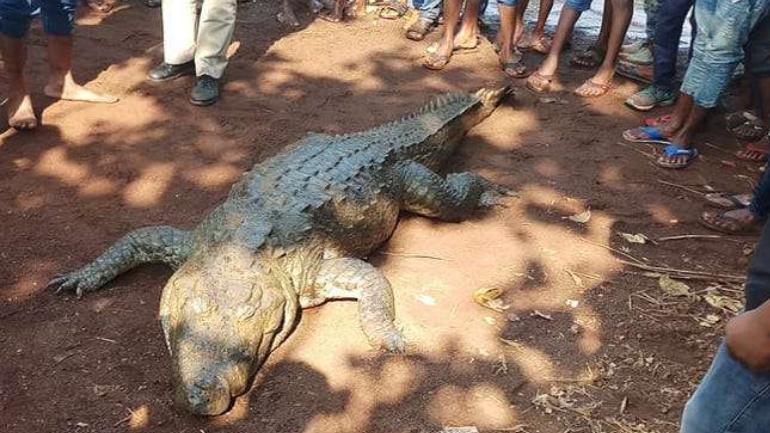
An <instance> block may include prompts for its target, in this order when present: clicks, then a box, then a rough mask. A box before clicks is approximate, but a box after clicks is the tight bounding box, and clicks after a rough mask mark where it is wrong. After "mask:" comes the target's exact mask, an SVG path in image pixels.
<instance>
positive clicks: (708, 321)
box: [698, 314, 721, 328]
mask: <svg viewBox="0 0 770 433" xmlns="http://www.w3.org/2000/svg"><path fill="white" fill-rule="evenodd" d="M720 320H721V319H720V318H719V316H717V315H715V314H709V315H707V316H706V317H704V318H703V320H701V321H700V322H699V323H698V324H699V325H700V326H703V327H704V328H711V327H712V326H714V325H715V324H717V323H718V322H719V321H720Z"/></svg>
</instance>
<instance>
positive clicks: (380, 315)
mask: <svg viewBox="0 0 770 433" xmlns="http://www.w3.org/2000/svg"><path fill="white" fill-rule="evenodd" d="M314 295H315V296H314V299H307V300H305V301H304V302H303V307H308V306H314V305H318V304H320V303H323V302H324V301H326V300H330V299H356V300H358V315H359V320H360V322H361V327H362V328H363V330H364V334H366V338H367V339H368V340H369V343H370V344H371V345H372V346H374V347H379V348H384V349H386V350H388V351H389V352H397V353H403V352H404V350H405V346H406V345H405V343H404V337H403V336H402V335H401V332H400V331H399V330H398V329H397V328H396V325H395V324H394V323H393V320H394V318H395V308H394V305H393V290H392V289H391V287H390V283H389V282H388V280H387V279H386V278H385V276H384V275H383V274H382V272H380V271H379V270H378V269H377V268H375V267H374V266H372V265H370V264H369V263H366V262H365V261H363V260H359V259H353V258H340V259H329V260H325V261H324V262H323V263H322V264H321V268H320V270H319V273H318V276H317V277H316V283H315V290H314Z"/></svg>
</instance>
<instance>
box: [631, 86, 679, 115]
mask: <svg viewBox="0 0 770 433" xmlns="http://www.w3.org/2000/svg"><path fill="white" fill-rule="evenodd" d="M675 101H676V92H675V91H673V90H665V89H661V88H659V87H657V86H655V85H652V86H648V87H647V88H645V89H644V90H641V91H639V92H636V93H634V94H633V95H631V97H629V98H628V99H626V105H628V106H629V107H631V108H633V109H635V110H639V111H650V110H652V109H653V108H655V107H667V106H669V105H673V104H674V102H675Z"/></svg>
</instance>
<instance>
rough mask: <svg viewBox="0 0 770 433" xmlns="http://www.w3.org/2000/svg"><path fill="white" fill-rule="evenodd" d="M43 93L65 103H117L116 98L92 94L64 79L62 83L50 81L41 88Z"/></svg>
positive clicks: (91, 91)
mask: <svg viewBox="0 0 770 433" xmlns="http://www.w3.org/2000/svg"><path fill="white" fill-rule="evenodd" d="M43 93H45V94H46V96H49V97H51V98H56V99H63V100H65V101H80V102H94V103H100V104H114V103H116V102H118V98H116V97H114V96H112V95H107V94H102V93H97V92H94V91H93V90H89V89H86V88H85V87H83V86H81V85H79V84H76V83H75V82H74V81H72V80H69V79H64V80H62V82H57V81H50V82H49V83H48V84H46V85H45V87H44V88H43Z"/></svg>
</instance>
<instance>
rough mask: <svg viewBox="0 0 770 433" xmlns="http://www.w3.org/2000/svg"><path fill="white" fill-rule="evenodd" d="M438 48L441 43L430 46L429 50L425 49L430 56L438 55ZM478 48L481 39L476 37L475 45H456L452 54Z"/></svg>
mask: <svg viewBox="0 0 770 433" xmlns="http://www.w3.org/2000/svg"><path fill="white" fill-rule="evenodd" d="M438 46H439V43H438V42H434V43H432V44H430V45H428V46H427V48H425V52H426V53H428V54H436V52H437V51H438ZM478 47H479V37H478V36H476V39H475V41H474V42H473V43H470V44H460V45H455V46H454V47H452V52H455V51H471V50H475V49H476V48H478Z"/></svg>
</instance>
